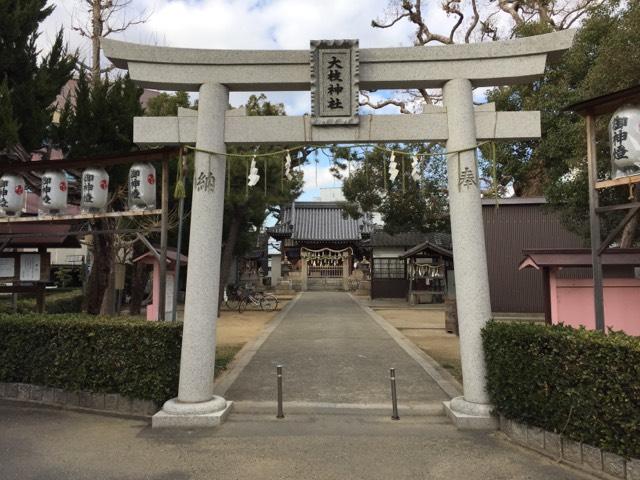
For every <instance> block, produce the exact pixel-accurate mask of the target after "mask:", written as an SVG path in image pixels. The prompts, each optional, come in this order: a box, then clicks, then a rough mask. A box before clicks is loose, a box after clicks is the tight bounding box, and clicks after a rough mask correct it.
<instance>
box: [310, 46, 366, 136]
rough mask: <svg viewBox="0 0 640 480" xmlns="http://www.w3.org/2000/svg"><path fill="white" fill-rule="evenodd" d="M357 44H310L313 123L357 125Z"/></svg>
mask: <svg viewBox="0 0 640 480" xmlns="http://www.w3.org/2000/svg"><path fill="white" fill-rule="evenodd" d="M358 69H359V66H358V40H312V41H311V122H312V123H313V124H314V125H357V124H358V122H359V117H358V95H359V85H358V82H359V78H358V74H359V71H358Z"/></svg>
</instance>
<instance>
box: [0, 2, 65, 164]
mask: <svg viewBox="0 0 640 480" xmlns="http://www.w3.org/2000/svg"><path fill="white" fill-rule="evenodd" d="M47 3H48V2H47V0H0V59H1V61H0V82H1V83H0V157H4V159H7V158H9V159H14V160H15V159H20V160H23V161H26V160H28V153H27V152H29V151H32V150H34V149H37V148H39V147H41V146H42V145H43V144H44V143H46V140H47V137H48V133H47V132H48V127H49V126H50V124H51V119H52V113H53V111H54V106H53V103H54V102H55V100H56V95H58V93H59V92H60V89H61V88H62V86H63V85H64V84H65V83H66V82H67V81H68V80H69V79H70V78H71V75H72V72H73V69H74V68H75V65H76V60H77V58H76V56H75V55H71V54H69V53H68V52H67V49H66V47H65V45H64V43H63V36H62V30H60V31H59V32H58V34H57V35H56V37H55V40H54V42H53V45H52V46H51V49H50V51H49V53H48V54H47V55H45V56H43V57H41V58H40V52H39V51H38V49H37V46H36V41H37V39H38V35H39V34H38V26H39V25H40V23H41V22H42V21H43V20H44V19H45V18H47V17H48V16H49V15H50V14H51V12H52V11H53V8H54V7H53V6H48V5H47Z"/></svg>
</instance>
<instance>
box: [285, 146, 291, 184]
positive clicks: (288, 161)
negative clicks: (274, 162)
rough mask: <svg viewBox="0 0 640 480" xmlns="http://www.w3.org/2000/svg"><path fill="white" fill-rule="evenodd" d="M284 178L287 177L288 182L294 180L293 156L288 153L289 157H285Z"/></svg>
mask: <svg viewBox="0 0 640 480" xmlns="http://www.w3.org/2000/svg"><path fill="white" fill-rule="evenodd" d="M284 176H285V177H287V180H290V181H291V180H293V173H291V155H289V152H287V156H286V157H285V162H284Z"/></svg>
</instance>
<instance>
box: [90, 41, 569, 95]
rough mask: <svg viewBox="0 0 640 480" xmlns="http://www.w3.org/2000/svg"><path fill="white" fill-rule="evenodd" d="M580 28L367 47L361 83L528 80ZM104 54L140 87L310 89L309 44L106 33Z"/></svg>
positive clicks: (480, 83) (425, 84)
mask: <svg viewBox="0 0 640 480" xmlns="http://www.w3.org/2000/svg"><path fill="white" fill-rule="evenodd" d="M574 35H575V30H564V31H561V32H555V33H549V34H545V35H537V36H534V37H527V38H519V39H515V40H506V41H499V42H488V43H473V44H460V45H446V46H438V47H402V48H363V49H360V52H359V56H360V59H359V60H360V72H359V73H360V88H362V89H363V90H374V89H403V88H440V87H442V86H443V85H444V83H446V82H447V81H448V80H450V79H452V78H465V79H468V80H470V81H471V83H472V84H473V86H474V87H489V86H495V85H512V84H517V83H529V82H531V81H533V80H536V79H537V78H539V77H540V76H541V75H542V74H543V73H544V68H545V64H546V62H554V61H556V60H557V59H558V58H559V57H560V55H561V54H562V53H563V52H564V51H565V50H567V49H568V48H569V47H570V46H571V43H572V41H573V37H574ZM101 42H102V48H103V49H104V52H105V55H106V56H107V58H109V60H111V62H113V64H114V65H115V66H116V67H119V68H123V69H128V70H129V74H130V75H131V78H132V79H133V80H135V81H136V82H138V83H139V84H140V85H141V86H144V87H148V88H158V89H162V90H187V91H197V90H198V89H199V88H200V85H202V84H203V83H207V82H213V83H219V84H222V85H225V86H226V87H227V88H228V89H229V90H231V91H247V92H249V91H277V90H280V91H294V90H309V88H310V80H309V51H308V50H204V49H192V48H172V47H156V46H150V45H139V44H135V43H128V42H121V41H117V40H111V39H107V38H103V39H102V40H101Z"/></svg>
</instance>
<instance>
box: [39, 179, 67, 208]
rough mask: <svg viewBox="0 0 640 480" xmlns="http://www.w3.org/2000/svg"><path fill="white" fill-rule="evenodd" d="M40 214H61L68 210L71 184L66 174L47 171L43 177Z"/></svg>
mask: <svg viewBox="0 0 640 480" xmlns="http://www.w3.org/2000/svg"><path fill="white" fill-rule="evenodd" d="M40 189H41V191H40V213H41V214H54V215H55V214H60V213H64V211H65V209H66V208H67V196H68V194H69V184H68V182H67V177H66V175H65V174H64V172H61V171H59V170H47V171H46V172H44V175H42V177H41V186H40Z"/></svg>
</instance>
